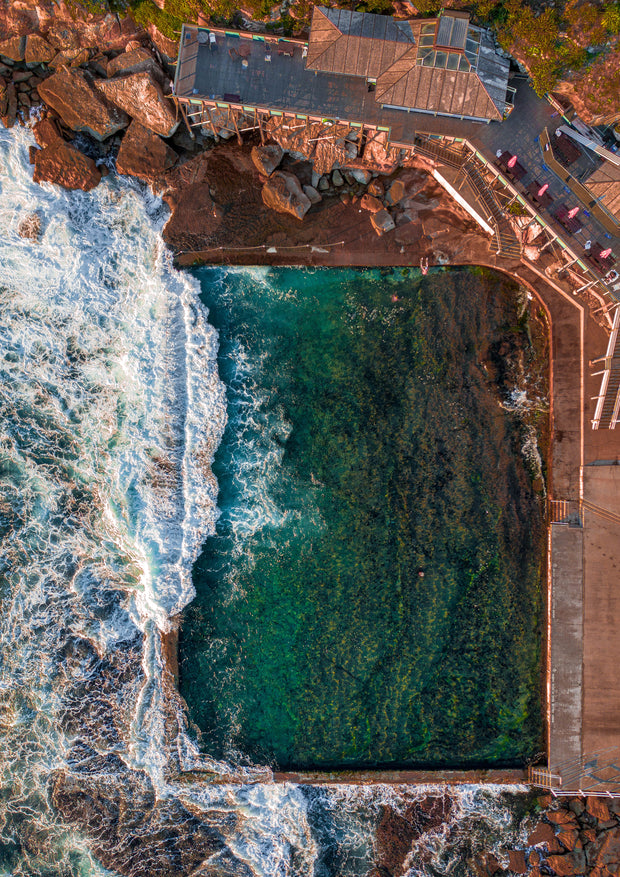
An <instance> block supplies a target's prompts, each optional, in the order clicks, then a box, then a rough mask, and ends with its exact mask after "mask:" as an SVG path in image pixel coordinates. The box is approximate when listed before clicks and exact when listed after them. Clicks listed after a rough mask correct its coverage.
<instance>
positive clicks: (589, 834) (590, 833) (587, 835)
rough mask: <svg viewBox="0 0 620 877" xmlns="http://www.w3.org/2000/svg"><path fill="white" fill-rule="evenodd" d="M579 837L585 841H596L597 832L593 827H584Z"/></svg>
mask: <svg viewBox="0 0 620 877" xmlns="http://www.w3.org/2000/svg"><path fill="white" fill-rule="evenodd" d="M579 837H580V838H581V840H582V842H583V843H594V841H595V840H596V832H595V831H594V829H593V828H584V829H583V830H582V831H580V832H579Z"/></svg>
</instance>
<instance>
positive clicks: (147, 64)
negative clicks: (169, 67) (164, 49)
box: [107, 47, 163, 81]
mask: <svg viewBox="0 0 620 877" xmlns="http://www.w3.org/2000/svg"><path fill="white" fill-rule="evenodd" d="M127 73H152V74H153V76H154V78H155V79H159V80H162V81H163V71H162V69H161V67H160V66H159V64H158V63H157V61H156V60H155V58H154V57H153V56H152V54H151V53H150V52H149V50H148V49H143V48H142V47H138V48H135V49H131V50H129V51H125V52H123V54H122V55H117V57H116V58H112V60H111V61H109V62H108V65H107V74H108V76H110V77H111V76H118V75H124V74H127Z"/></svg>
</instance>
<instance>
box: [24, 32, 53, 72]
mask: <svg viewBox="0 0 620 877" xmlns="http://www.w3.org/2000/svg"><path fill="white" fill-rule="evenodd" d="M56 54H57V52H56V49H55V48H54V47H53V46H50V44H49V43H48V41H47V40H44V39H43V37H42V36H39V34H30V36H29V37H28V39H27V40H26V50H25V52H24V57H25V60H26V64H32V65H35V64H49V62H50V61H51V60H52V59H53V58H55V57H56Z"/></svg>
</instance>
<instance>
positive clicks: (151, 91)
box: [95, 73, 179, 137]
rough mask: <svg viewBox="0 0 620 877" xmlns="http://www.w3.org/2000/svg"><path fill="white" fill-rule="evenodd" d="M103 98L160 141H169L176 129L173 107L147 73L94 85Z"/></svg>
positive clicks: (130, 75) (177, 123)
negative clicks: (157, 135) (160, 139)
mask: <svg viewBox="0 0 620 877" xmlns="http://www.w3.org/2000/svg"><path fill="white" fill-rule="evenodd" d="M95 84H96V86H97V88H98V89H99V91H100V92H101V94H103V95H104V96H105V98H106V99H107V100H109V101H111V102H112V103H113V104H116V106H117V107H119V108H120V109H121V110H124V111H125V112H126V113H127V114H128V115H129V116H131V117H132V119H136V120H137V121H138V122H140V124H142V125H144V127H145V128H148V129H149V130H150V131H153V132H154V133H155V134H159V135H160V137H171V136H172V135H173V134H174V132H175V131H176V129H177V127H178V125H179V119H178V118H177V111H176V107H175V106H174V104H173V103H172V101H171V100H169V99H168V98H167V97H165V96H164V93H163V91H162V88H161V85H160V84H159V83H158V82H156V80H155V79H153V76H152V75H151V74H150V73H130V74H129V76H123V77H122V78H120V79H102V80H98V81H97V82H96V83H95Z"/></svg>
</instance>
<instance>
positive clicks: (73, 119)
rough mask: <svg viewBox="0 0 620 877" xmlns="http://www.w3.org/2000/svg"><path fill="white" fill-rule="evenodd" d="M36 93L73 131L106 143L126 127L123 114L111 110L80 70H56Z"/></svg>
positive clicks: (110, 105) (113, 109)
mask: <svg viewBox="0 0 620 877" xmlns="http://www.w3.org/2000/svg"><path fill="white" fill-rule="evenodd" d="M38 92H39V94H40V95H41V97H42V98H43V100H44V101H45V103H46V104H47V105H48V106H49V107H51V108H52V109H53V110H54V111H55V112H56V113H58V115H59V116H60V118H61V119H62V121H63V122H64V123H65V125H66V126H67V127H68V128H71V129H72V130H73V131H83V132H84V133H85V134H89V135H90V136H91V137H94V138H95V140H105V139H106V138H108V137H111V136H112V135H113V134H116V132H117V131H121V130H122V129H123V128H126V127H127V125H128V124H129V119H128V117H127V116H126V115H125V113H124V112H122V111H121V110H119V109H118V108H117V107H115V106H112V104H110V103H109V102H108V101H107V100H106V99H105V97H104V96H103V95H102V94H100V92H99V91H98V90H97V89H96V88H95V87H94V86H93V84H92V82H91V81H90V79H89V78H87V76H86V75H85V74H84V73H82V71H80V70H67V69H63V70H59V71H58V72H57V73H54V74H53V76H49V77H48V78H47V79H46V80H45V81H44V82H42V83H41V84H40V85H39V87H38Z"/></svg>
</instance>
